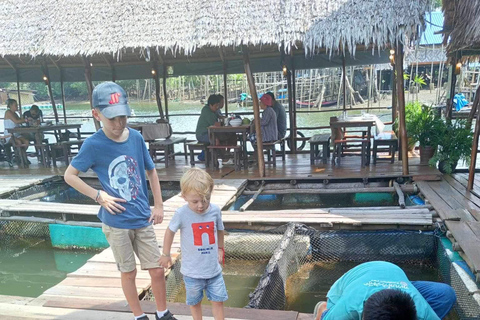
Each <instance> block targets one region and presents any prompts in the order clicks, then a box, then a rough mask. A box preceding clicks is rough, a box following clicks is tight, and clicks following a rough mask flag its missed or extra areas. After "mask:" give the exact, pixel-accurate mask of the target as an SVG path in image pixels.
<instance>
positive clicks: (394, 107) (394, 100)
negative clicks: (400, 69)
mask: <svg viewBox="0 0 480 320" xmlns="http://www.w3.org/2000/svg"><path fill="white" fill-rule="evenodd" d="M390 81H391V83H392V122H395V120H396V119H397V78H396V77H395V63H393V64H392V79H391V80H390Z"/></svg>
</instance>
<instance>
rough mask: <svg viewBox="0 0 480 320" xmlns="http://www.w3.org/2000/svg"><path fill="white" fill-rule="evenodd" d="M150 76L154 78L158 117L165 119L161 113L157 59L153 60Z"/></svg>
mask: <svg viewBox="0 0 480 320" xmlns="http://www.w3.org/2000/svg"><path fill="white" fill-rule="evenodd" d="M152 76H153V79H154V80H155V100H156V101H157V108H158V113H159V114H160V118H161V119H162V120H163V119H165V115H164V114H163V108H162V98H161V97H160V78H159V76H158V63H157V61H153V69H152Z"/></svg>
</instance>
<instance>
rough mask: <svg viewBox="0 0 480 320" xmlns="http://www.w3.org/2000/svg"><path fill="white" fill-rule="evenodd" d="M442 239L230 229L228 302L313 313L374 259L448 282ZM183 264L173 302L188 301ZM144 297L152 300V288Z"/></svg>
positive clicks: (173, 278)
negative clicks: (335, 286) (348, 277)
mask: <svg viewBox="0 0 480 320" xmlns="http://www.w3.org/2000/svg"><path fill="white" fill-rule="evenodd" d="M438 239H439V235H438V234H437V233H436V232H419V231H399V230H392V231H319V230H316V229H313V228H310V227H307V226H305V225H300V224H288V225H284V226H281V227H278V228H276V229H273V230H269V231H264V232H245V231H239V230H237V231H233V230H230V231H229V232H227V234H226V237H225V254H226V264H225V266H224V272H223V274H224V278H225V282H226V285H227V290H228V293H229V301H227V302H226V304H225V305H226V306H231V307H246V308H255V309H271V310H295V311H299V312H306V313H312V312H313V308H314V306H315V304H316V302H318V301H320V300H326V294H327V292H328V290H329V288H330V287H331V285H333V283H334V282H335V281H336V280H337V279H338V278H339V277H341V276H342V275H343V274H344V273H345V272H347V271H348V270H350V269H351V268H353V267H355V266H357V265H359V264H361V263H363V262H368V261H375V260H382V261H389V262H392V263H395V264H397V265H399V266H400V267H401V268H402V269H403V270H404V271H405V272H406V274H407V276H408V277H409V279H411V280H424V281H442V280H445V282H446V283H449V281H450V277H449V278H446V277H445V275H444V274H445V273H446V271H445V272H444V271H443V270H442V269H441V268H440V267H439V264H440V261H441V259H445V253H444V250H443V248H442V247H439V241H438ZM440 254H441V255H442V256H439V255H440ZM446 259H447V261H448V257H447V258H446ZM444 263H445V264H446V265H448V263H446V262H445V261H444ZM180 268H181V256H180V257H179V259H178V261H177V263H176V264H175V265H174V266H173V267H172V270H171V272H170V274H169V276H168V277H167V300H168V301H169V302H183V303H184V302H185V289H184V287H183V279H182V274H181V273H180ZM231 276H233V277H234V278H233V279H234V280H233V281H232V280H229V277H231ZM240 286H244V287H246V288H243V289H241V288H239V287H240ZM239 295H241V296H239ZM145 298H146V299H149V300H152V299H153V297H152V295H151V292H150V293H147V294H146V297H145ZM231 299H233V300H235V301H234V302H230V300H231ZM229 303H230V304H229ZM461 319H463V318H461ZM465 319H468V318H465Z"/></svg>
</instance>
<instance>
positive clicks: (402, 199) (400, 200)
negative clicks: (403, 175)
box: [393, 181, 405, 209]
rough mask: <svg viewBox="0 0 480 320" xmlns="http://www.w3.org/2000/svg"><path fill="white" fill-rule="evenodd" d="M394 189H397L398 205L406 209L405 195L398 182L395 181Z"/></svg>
mask: <svg viewBox="0 0 480 320" xmlns="http://www.w3.org/2000/svg"><path fill="white" fill-rule="evenodd" d="M393 187H394V188H395V192H396V193H397V195H398V205H399V206H400V207H401V208H402V209H404V208H405V195H404V194H403V191H402V189H401V188H400V186H399V185H398V182H396V181H394V182H393Z"/></svg>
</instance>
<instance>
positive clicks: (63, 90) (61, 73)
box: [59, 68, 67, 124]
mask: <svg viewBox="0 0 480 320" xmlns="http://www.w3.org/2000/svg"><path fill="white" fill-rule="evenodd" d="M59 70H60V91H62V106H63V108H62V109H63V121H64V122H65V124H66V123H67V105H66V103H65V88H64V86H63V69H62V68H60V69H59Z"/></svg>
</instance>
